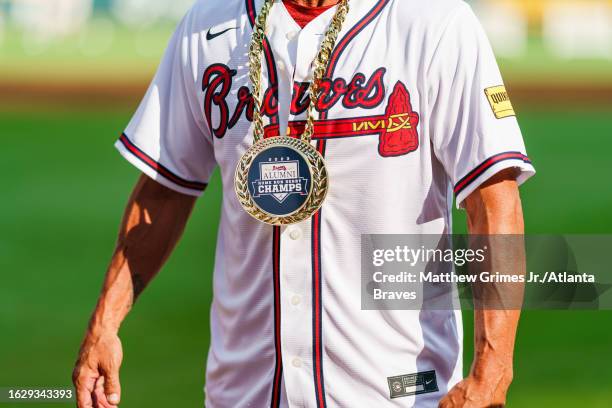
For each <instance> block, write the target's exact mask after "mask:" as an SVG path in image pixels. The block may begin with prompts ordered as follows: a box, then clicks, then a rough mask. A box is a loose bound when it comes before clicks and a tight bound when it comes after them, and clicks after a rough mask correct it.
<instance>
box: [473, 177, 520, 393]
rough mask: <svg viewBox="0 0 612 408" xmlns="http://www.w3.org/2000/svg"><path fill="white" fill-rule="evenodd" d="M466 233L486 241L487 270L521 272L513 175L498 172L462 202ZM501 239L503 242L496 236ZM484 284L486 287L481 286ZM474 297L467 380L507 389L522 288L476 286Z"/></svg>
mask: <svg viewBox="0 0 612 408" xmlns="http://www.w3.org/2000/svg"><path fill="white" fill-rule="evenodd" d="M466 207H467V211H468V228H469V232H470V234H472V235H477V236H489V237H490V238H487V244H488V245H489V246H490V248H489V253H490V254H491V256H490V258H491V259H490V260H489V265H487V267H489V268H491V270H495V271H500V272H508V273H510V274H517V273H518V274H521V273H524V268H525V263H524V249H523V247H522V245H521V243H522V239H521V237H522V235H523V233H524V223H523V212H522V207H521V201H520V197H519V193H518V187H517V184H516V182H515V181H514V174H513V170H507V171H505V172H502V173H500V174H499V175H497V176H496V177H494V178H493V179H492V180H490V181H489V182H488V183H486V184H485V185H483V187H482V188H480V189H479V190H478V191H476V192H475V193H474V194H473V195H472V196H471V197H470V198H469V199H468V201H467V202H466ZM499 235H506V237H499ZM485 285H486V286H485ZM473 289H474V291H475V292H477V293H478V296H479V297H480V300H479V302H480V306H481V307H477V308H476V310H475V312H474V363H473V366H472V372H471V375H472V376H474V377H476V378H483V379H484V378H487V379H488V380H489V381H493V382H497V383H499V386H500V387H501V388H503V387H507V386H508V385H509V383H510V381H511V380H512V375H513V370H512V362H513V354H514V344H515V338H516V330H517V326H518V321H519V317H520V310H515V309H519V307H518V305H519V304H520V300H521V299H522V286H518V285H516V284H510V285H508V284H490V283H487V284H482V285H478V284H476V285H475V287H474V288H473Z"/></svg>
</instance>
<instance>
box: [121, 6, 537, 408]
mask: <svg viewBox="0 0 612 408" xmlns="http://www.w3.org/2000/svg"><path fill="white" fill-rule="evenodd" d="M260 7H261V1H260V0H257V1H254V0H223V1H221V0H214V1H203V0H202V1H198V2H197V3H196V5H195V6H194V7H193V9H192V10H191V11H190V12H189V14H188V15H187V17H186V18H185V20H184V21H183V22H182V23H181V26H179V29H178V30H177V34H175V37H174V38H173V39H172V41H171V44H170V46H169V51H168V53H167V55H166V56H165V60H164V62H162V66H161V67H160V71H159V72H158V74H157V76H156V79H155V80H154V82H153V84H152V86H151V88H150V89H149V92H148V93H147V96H146V97H145V101H143V104H142V105H141V107H140V108H139V111H138V112H137V114H136V115H135V117H134V119H133V120H132V122H131V123H130V125H129V126H128V127H127V129H126V132H125V134H124V135H123V136H122V138H121V140H120V141H119V142H118V143H117V146H118V148H119V149H120V150H121V152H122V153H123V154H124V155H125V156H126V157H127V158H128V159H129V160H130V161H132V162H133V163H134V164H136V165H137V166H138V167H139V168H141V169H142V170H143V171H145V172H146V173H147V174H149V175H150V176H151V177H154V178H156V179H158V180H160V182H162V183H163V184H165V185H167V186H169V187H171V188H174V189H176V190H178V191H181V192H184V193H187V194H194V195H197V194H199V193H200V192H201V190H202V189H203V187H204V185H205V184H206V183H207V182H208V177H209V176H210V173H211V172H212V170H213V168H215V166H218V168H219V170H220V175H221V182H222V183H223V191H224V196H223V203H222V215H221V223H220V228H219V235H218V244H217V245H218V246H217V252H216V262H215V271H214V299H213V303H212V311H211V345H210V352H209V356H208V364H207V379H206V403H207V406H209V407H212V408H225V407H228V408H230V407H231V408H234V407H256V408H260V407H268V406H272V407H288V406H290V407H325V406H327V407H410V406H418V407H430V406H431V407H434V406H437V401H438V400H439V399H440V398H441V397H442V396H443V395H444V394H445V393H446V392H447V391H448V390H449V389H450V388H451V387H452V386H453V385H454V384H455V383H457V382H458V381H459V380H460V379H461V378H462V328H461V316H460V313H459V312H456V311H453V310H448V311H393V310H387V311H366V310H361V298H360V294H361V275H360V262H361V254H360V245H361V241H360V240H361V235H362V234H421V233H423V234H443V233H449V232H450V225H451V205H452V202H453V198H454V194H453V189H455V194H456V195H457V199H458V201H462V200H463V198H464V197H465V194H468V193H469V192H470V191H471V188H474V187H475V185H477V184H478V183H479V181H480V180H481V178H482V177H486V174H487V172H489V173H490V172H493V171H496V170H499V169H500V168H501V166H508V165H510V164H509V162H510V163H512V165H515V166H517V167H522V168H523V170H524V171H525V173H526V174H528V173H529V172H531V167H530V165H529V164H528V159H526V156H524V154H523V153H524V147H523V145H522V140H521V137H520V133H519V131H518V127H517V125H516V121H515V120H514V118H513V117H510V118H504V119H498V118H496V117H495V110H494V106H493V109H492V107H491V106H489V105H488V104H489V101H488V100H487V99H486V96H485V92H484V90H485V88H487V87H489V86H491V87H492V86H498V85H500V84H501V78H500V77H499V72H498V71H497V69H496V66H495V64H494V62H493V63H491V66H489V63H487V64H486V65H485V66H484V67H481V68H479V67H478V66H477V65H478V63H475V64H476V65H471V63H469V62H468V63H466V66H465V69H464V70H465V71H466V73H465V74H462V72H458V73H455V74H453V73H451V72H450V71H461V69H458V68H457V66H458V63H457V62H456V60H458V59H460V58H462V56H461V55H454V54H453V55H450V56H449V61H448V65H449V66H448V67H447V66H446V65H445V61H444V58H443V57H445V56H444V55H442V56H441V55H439V53H440V52H441V50H444V49H445V47H448V48H449V49H451V48H453V44H452V42H453V41H455V40H454V39H452V38H448V39H444V36H445V32H446V31H447V30H449V27H450V29H452V28H453V26H454V25H458V24H460V22H458V21H457V20H459V21H460V20H461V18H462V17H461V16H463V15H467V16H471V14H470V13H471V11H470V10H469V7H468V6H466V5H465V4H464V3H463V2H461V1H457V0H434V1H427V2H422V1H416V0H351V1H350V12H349V13H348V15H347V18H346V21H345V23H344V25H343V28H342V31H341V33H340V35H339V37H338V41H337V44H336V47H335V49H334V51H333V54H332V55H331V57H330V63H329V66H328V69H327V75H326V79H325V80H324V82H323V84H322V87H323V89H324V91H323V96H322V97H321V100H320V102H319V106H318V110H319V117H318V121H317V124H316V126H315V136H314V137H313V141H312V143H313V145H314V146H316V147H317V150H318V151H319V152H320V153H321V154H322V155H323V156H324V158H325V161H326V164H327V169H328V172H329V179H330V188H329V193H328V196H327V199H326V201H325V203H324V204H323V207H322V208H321V210H320V211H319V212H317V213H316V214H315V216H313V217H312V218H311V219H309V220H307V221H304V222H301V223H299V224H296V225H291V226H287V227H275V226H270V225H266V224H263V223H261V222H259V221H257V220H255V219H253V218H252V217H250V216H249V215H248V214H247V213H246V212H245V211H244V210H243V209H242V207H241V206H240V204H239V203H238V200H237V199H236V196H235V194H234V171H235V167H236V164H237V162H238V160H239V159H240V157H241V155H242V154H243V153H244V152H245V151H246V150H247V149H248V148H249V147H250V146H251V144H252V133H251V120H250V119H251V113H250V112H252V109H253V101H252V99H251V95H250V91H249V86H250V84H249V80H248V65H247V63H248V55H247V54H248V47H249V43H250V39H251V33H252V26H253V24H254V21H255V18H256V14H257V13H258V11H259V9H260ZM334 9H335V8H331V9H329V10H327V11H325V12H323V13H322V14H321V15H319V16H318V17H316V18H315V19H314V20H313V21H311V22H310V23H309V24H308V25H306V26H305V27H304V28H303V29H300V27H299V26H298V25H297V24H296V23H295V21H294V20H293V19H292V18H291V16H290V14H289V13H288V12H287V10H286V8H285V7H284V5H283V3H282V1H280V0H278V1H276V3H275V5H274V6H273V8H272V10H271V13H270V16H269V18H268V30H267V42H266V44H265V47H264V48H265V50H264V58H263V61H264V64H263V77H264V78H263V80H264V88H263V89H264V90H265V92H264V95H263V105H264V106H263V111H264V114H265V119H266V136H268V137H273V136H275V135H278V134H286V133H289V134H291V135H297V134H299V132H300V131H301V129H302V127H303V120H304V118H305V111H306V106H307V101H306V97H307V95H306V90H307V85H308V82H309V81H310V79H311V75H312V73H311V67H312V61H313V59H314V57H315V55H316V53H317V51H318V49H319V44H320V41H321V38H322V35H323V34H324V33H325V31H326V29H327V27H328V25H329V23H330V19H331V17H332V16H333V13H334ZM458 16H459V17H458ZM469 18H471V17H466V19H469ZM476 37H478V34H477V35H476ZM445 43H448V44H445ZM467 47H475V48H478V47H479V45H478V44H467ZM455 52H456V53H459V54H461V53H460V52H459V51H455ZM483 52H484V53H485V54H486V55H487V56H488V54H487V53H488V52H490V51H487V50H485V51H483ZM468 54H469V52H468ZM493 61H494V60H493ZM479 69H480V70H481V71H482V72H478V70H479ZM470 70H472V72H469V71H470ZM453 75H457V76H458V77H457V78H455V79H453V78H454V77H453ZM462 75H464V76H465V77H466V78H467V77H468V76H469V77H478V78H479V79H471V80H472V81H478V82H477V83H476V84H466V83H465V82H466V81H468V79H461V76H462ZM447 78H448V80H447ZM466 89H468V90H469V91H466ZM472 91H473V94H474V95H471V96H470V93H472ZM476 93H477V95H475V94H476ZM454 94H457V95H454ZM471 98H475V99H477V101H473V100H471ZM480 98H482V100H481V99H480ZM470 110H471V111H477V116H478V118H473V117H472V113H470V112H466V111H470ZM446 115H449V116H450V117H451V119H448V118H447V117H446ZM481 116H482V117H485V116H486V118H484V119H483V118H481ZM461 118H464V119H463V121H462V119H461ZM469 121H472V122H474V123H471V124H470V123H468V122H469ZM188 122H192V123H188ZM459 122H461V123H459ZM483 123H484V124H483ZM489 128H495V129H497V130H499V132H498V133H500V134H501V135H498V136H499V137H500V138H501V139H500V140H499V141H489V140H488V139H487V140H486V142H481V141H480V139H478V137H477V136H476V137H474V136H472V134H471V133H470V132H474V134H481V133H485V132H483V130H487V129H489ZM503 135H508V136H507V137H506V138H505V139H504V136H503ZM466 140H467V141H466ZM510 153H513V154H516V157H514V156H513V157H511V158H510V159H508V160H503V161H502V160H498V161H496V160H495V159H491V158H495V157H497V156H499V155H502V154H510ZM519 154H520V156H519ZM500 157H501V156H500ZM487 160H493V161H492V164H491V165H487V166H486V167H485V168H483V167H482V166H483V163H485V162H486V161H487ZM512 160H514V161H512ZM143 163H144V164H143ZM496 166H497V167H496ZM461 183H462V184H461ZM472 183H474V186H472ZM461 194H464V195H463V196H461ZM430 372H434V374H433V377H432V378H433V379H435V382H436V384H437V387H436V388H435V389H433V388H431V389H429V391H428V392H423V393H407V395H405V396H403V397H401V398H391V394H392V391H391V390H390V382H389V378H392V377H395V376H402V375H412V374H418V373H430ZM427 375H431V374H427ZM414 378H416V377H414ZM427 378H430V377H427ZM414 394H417V395H414Z"/></svg>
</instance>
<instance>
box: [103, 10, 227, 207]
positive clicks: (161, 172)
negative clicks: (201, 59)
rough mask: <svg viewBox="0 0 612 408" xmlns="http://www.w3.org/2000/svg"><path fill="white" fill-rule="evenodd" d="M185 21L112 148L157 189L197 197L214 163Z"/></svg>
mask: <svg viewBox="0 0 612 408" xmlns="http://www.w3.org/2000/svg"><path fill="white" fill-rule="evenodd" d="M191 20H192V17H191V12H190V13H188V14H187V15H186V16H185V18H184V19H183V21H182V22H181V23H180V24H179V26H178V27H177V29H176V31H175V32H174V35H173V36H172V38H171V40H170V42H169V44H168V48H167V49H166V52H165V54H164V56H163V59H162V61H161V63H160V65H159V68H158V70H157V73H156V74H155V77H154V78H153V81H152V82H151V84H150V85H149V88H148V90H147V92H146V94H145V96H144V98H143V100H142V102H141V103H140V106H139V107H138V109H137V111H136V113H135V114H134V116H133V117H132V119H131V121H130V122H129V124H128V126H127V128H126V129H125V131H124V132H123V134H122V135H121V137H120V138H119V140H118V141H117V142H116V143H115V147H116V148H117V149H118V150H119V152H120V153H121V154H122V155H123V156H124V157H125V158H126V159H127V160H128V161H129V162H130V163H132V164H133V165H135V166H136V167H137V168H138V169H140V170H141V171H142V172H144V173H145V174H147V175H148V176H149V177H151V178H153V179H154V180H156V181H158V182H159V183H160V184H162V185H164V186H166V187H168V188H171V189H173V190H175V191H178V192H180V193H184V194H189V195H194V196H199V195H201V194H202V192H203V191H204V189H205V187H206V184H207V182H208V180H209V178H210V175H211V173H212V171H213V169H214V167H215V159H214V152H213V142H212V138H211V135H210V131H209V130H208V126H207V125H206V123H205V119H204V116H203V114H201V112H202V110H201V108H200V104H199V102H198V96H197V89H198V79H197V69H195V68H194V65H197V57H198V55H197V52H198V51H197V50H198V48H199V47H197V44H194V41H198V36H197V35H192V34H191V30H190V26H191V24H192V21H191ZM192 52H194V53H196V54H193V55H192ZM194 60H195V62H194Z"/></svg>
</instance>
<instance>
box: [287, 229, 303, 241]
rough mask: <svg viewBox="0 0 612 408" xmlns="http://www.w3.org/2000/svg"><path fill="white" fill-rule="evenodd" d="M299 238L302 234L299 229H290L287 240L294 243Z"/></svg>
mask: <svg viewBox="0 0 612 408" xmlns="http://www.w3.org/2000/svg"><path fill="white" fill-rule="evenodd" d="M301 237H302V232H301V231H300V230H299V229H292V230H291V231H290V232H289V238H291V239H292V240H294V241H297V240H298V239H300V238H301Z"/></svg>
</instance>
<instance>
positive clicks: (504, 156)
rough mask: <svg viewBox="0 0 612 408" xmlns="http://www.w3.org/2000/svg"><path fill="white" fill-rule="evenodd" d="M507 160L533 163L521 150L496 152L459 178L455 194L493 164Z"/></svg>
mask: <svg viewBox="0 0 612 408" xmlns="http://www.w3.org/2000/svg"><path fill="white" fill-rule="evenodd" d="M506 160H521V161H522V162H524V163H529V164H531V160H529V157H527V156H525V155H524V154H523V153H521V152H504V153H499V154H496V155H495V156H491V157H489V158H488V159H487V160H485V161H484V162H482V163H481V164H479V165H478V166H477V167H476V168H474V169H473V170H472V171H470V172H469V173H468V174H467V175H466V176H465V177H463V178H462V179H461V180H459V182H458V183H457V184H456V185H455V189H454V191H455V195H457V194H459V193H461V192H462V191H463V190H465V189H466V188H467V187H468V186H469V185H470V184H471V183H472V182H473V181H474V180H476V179H477V178H478V177H479V176H480V175H482V173H484V172H485V171H487V169H489V168H491V167H492V166H493V165H495V164H497V163H499V162H502V161H506Z"/></svg>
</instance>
